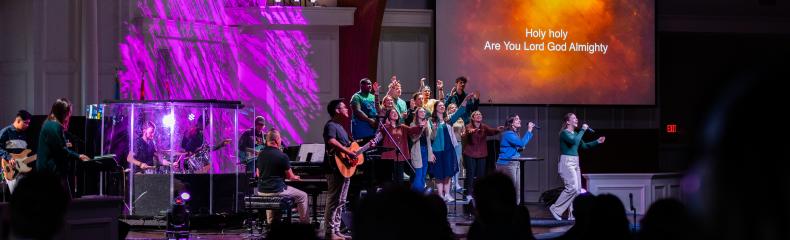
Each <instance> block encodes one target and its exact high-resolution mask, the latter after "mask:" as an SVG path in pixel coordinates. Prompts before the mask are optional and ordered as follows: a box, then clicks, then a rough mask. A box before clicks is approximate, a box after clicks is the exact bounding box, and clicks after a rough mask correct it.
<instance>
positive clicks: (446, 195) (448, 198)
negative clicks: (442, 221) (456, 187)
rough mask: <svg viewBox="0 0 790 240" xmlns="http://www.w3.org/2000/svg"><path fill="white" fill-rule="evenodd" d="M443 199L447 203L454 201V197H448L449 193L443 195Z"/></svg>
mask: <svg viewBox="0 0 790 240" xmlns="http://www.w3.org/2000/svg"><path fill="white" fill-rule="evenodd" d="M444 199H445V200H447V201H448V202H452V201H455V197H453V195H450V194H449V193H448V194H445V195H444Z"/></svg>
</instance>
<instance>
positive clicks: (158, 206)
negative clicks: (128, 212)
mask: <svg viewBox="0 0 790 240" xmlns="http://www.w3.org/2000/svg"><path fill="white" fill-rule="evenodd" d="M169 183H170V175H166V174H139V175H135V176H134V191H133V194H132V196H134V197H133V198H132V203H133V205H132V206H133V207H134V208H133V213H132V215H135V216H144V217H145V216H147V217H152V216H162V215H164V214H165V213H166V212H167V210H168V209H170V184H169Z"/></svg>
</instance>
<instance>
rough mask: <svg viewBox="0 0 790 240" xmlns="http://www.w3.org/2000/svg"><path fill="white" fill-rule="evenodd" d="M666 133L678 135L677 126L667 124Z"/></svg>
mask: <svg viewBox="0 0 790 240" xmlns="http://www.w3.org/2000/svg"><path fill="white" fill-rule="evenodd" d="M667 133H673V134H674V133H678V125H677V124H674V123H670V124H667Z"/></svg>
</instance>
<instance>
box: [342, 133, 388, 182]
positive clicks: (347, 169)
mask: <svg viewBox="0 0 790 240" xmlns="http://www.w3.org/2000/svg"><path fill="white" fill-rule="evenodd" d="M379 141H381V134H376V137H375V139H374V140H373V141H370V142H368V143H367V144H365V146H362V147H360V146H359V144H358V143H357V142H352V143H351V146H350V147H348V150H350V151H352V152H354V153H356V154H357V157H356V158H352V157H351V156H348V154H345V153H343V152H340V151H337V154H335V163H336V164H337V168H338V170H340V175H343V177H347V178H350V177H351V176H353V175H354V173H355V172H356V171H357V166H359V165H362V163H364V162H365V156H364V155H363V154H362V152H365V151H367V150H368V149H369V148H371V147H373V144H372V143H374V142H375V143H378V142H379Z"/></svg>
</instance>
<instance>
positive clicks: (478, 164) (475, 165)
mask: <svg viewBox="0 0 790 240" xmlns="http://www.w3.org/2000/svg"><path fill="white" fill-rule="evenodd" d="M464 168H466V180H464V189H465V191H466V192H465V193H464V194H466V195H471V194H472V192H473V191H472V188H473V186H474V182H475V181H477V180H478V179H480V178H482V177H483V176H485V174H486V159H485V158H473V157H469V156H466V155H464Z"/></svg>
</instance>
